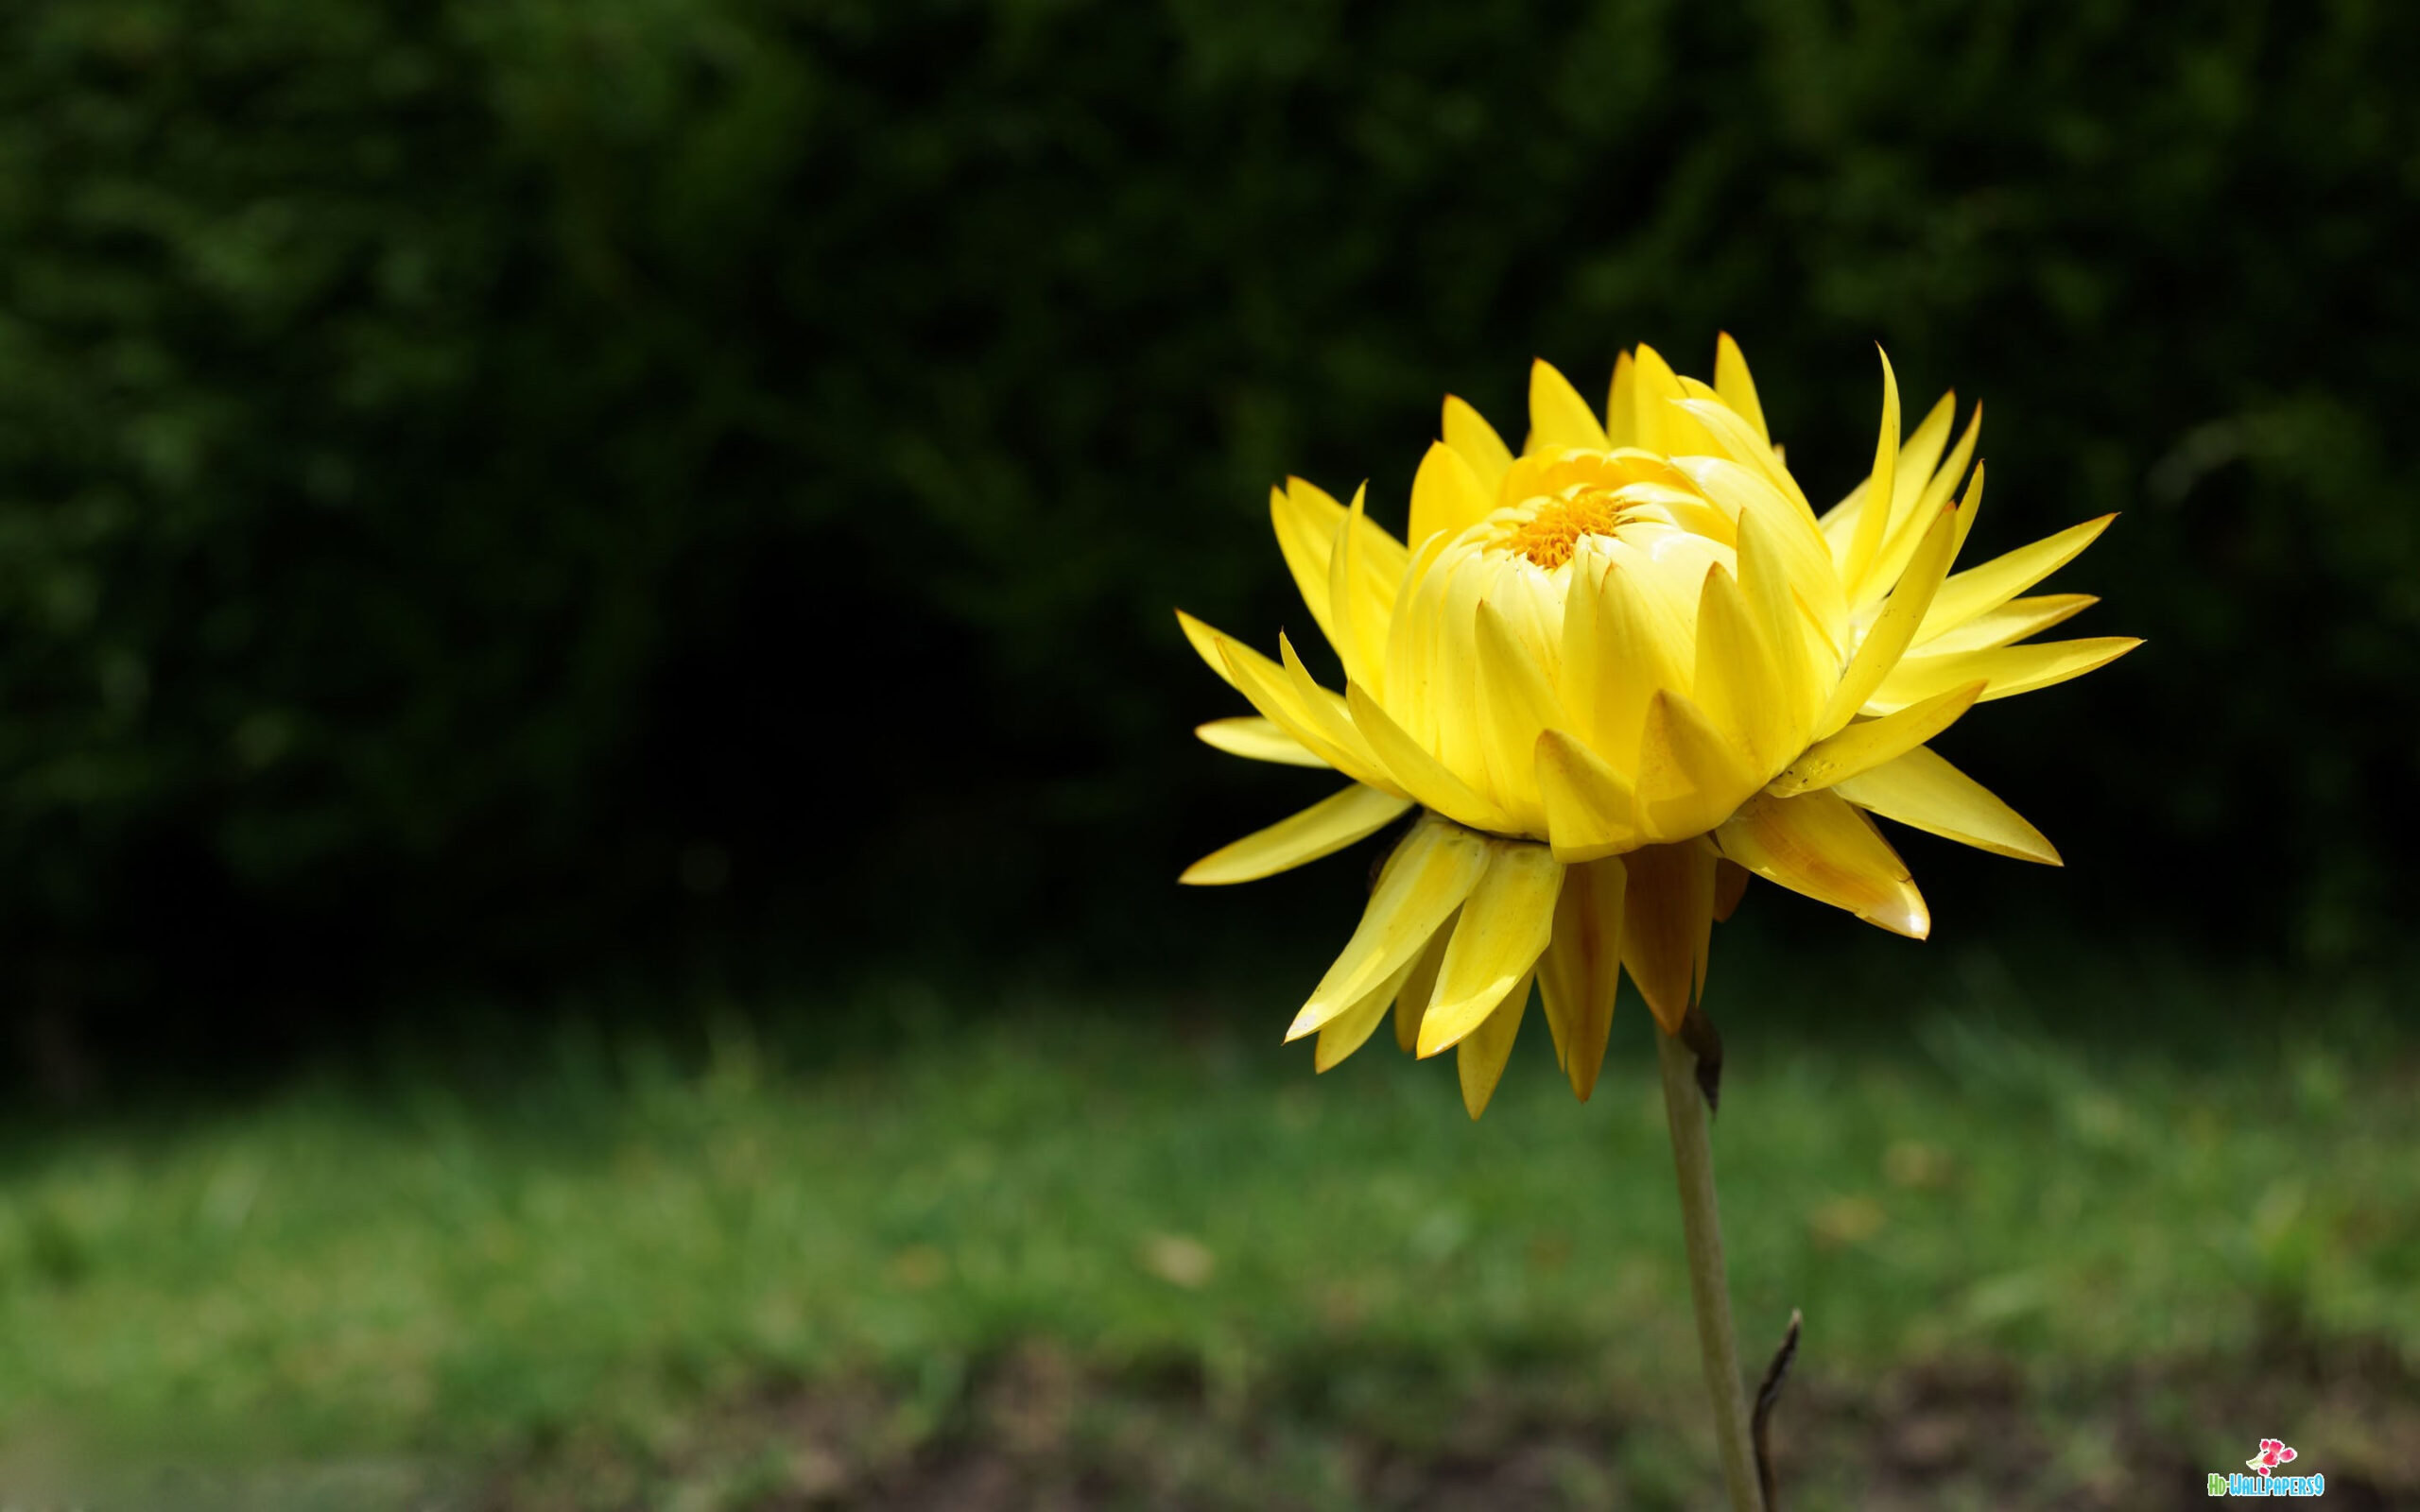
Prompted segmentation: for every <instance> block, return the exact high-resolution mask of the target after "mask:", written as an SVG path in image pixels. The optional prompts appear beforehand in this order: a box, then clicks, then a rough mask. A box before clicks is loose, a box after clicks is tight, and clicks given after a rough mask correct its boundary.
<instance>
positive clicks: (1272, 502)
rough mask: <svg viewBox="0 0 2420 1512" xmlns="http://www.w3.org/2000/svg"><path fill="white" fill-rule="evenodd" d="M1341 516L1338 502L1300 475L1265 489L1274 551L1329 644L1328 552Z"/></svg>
mask: <svg viewBox="0 0 2420 1512" xmlns="http://www.w3.org/2000/svg"><path fill="white" fill-rule="evenodd" d="M1343 519H1344V507H1343V506H1342V505H1340V504H1339V503H1337V502H1336V501H1335V500H1334V499H1332V498H1329V497H1328V495H1327V492H1326V490H1322V489H1320V488H1317V487H1314V486H1313V485H1311V484H1309V483H1305V482H1304V481H1303V480H1302V479H1300V478H1288V479H1287V480H1286V487H1284V488H1282V489H1274V488H1273V489H1271V490H1269V522H1270V524H1271V526H1272V527H1273V528H1274V529H1275V530H1276V532H1277V550H1278V552H1279V554H1280V555H1282V556H1283V557H1284V558H1286V570H1287V571H1288V573H1291V574H1292V575H1293V577H1294V587H1295V588H1296V589H1297V590H1298V591H1299V592H1300V593H1302V595H1303V602H1304V603H1305V605H1307V606H1308V607H1309V609H1310V611H1311V618H1312V619H1313V620H1314V621H1316V622H1317V623H1318V625H1319V627H1320V633H1321V634H1322V635H1324V636H1326V637H1327V638H1328V641H1329V643H1330V644H1334V642H1335V640H1336V622H1335V621H1334V620H1333V619H1331V618H1330V617H1329V615H1328V603H1327V597H1328V553H1329V552H1330V551H1331V550H1333V549H1334V548H1335V545H1336V527H1337V525H1338V524H1340V523H1341V522H1342V521H1343Z"/></svg>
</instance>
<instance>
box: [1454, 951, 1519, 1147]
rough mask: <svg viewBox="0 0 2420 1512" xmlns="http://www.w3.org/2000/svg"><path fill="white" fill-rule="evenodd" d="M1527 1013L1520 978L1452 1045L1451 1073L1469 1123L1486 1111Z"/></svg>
mask: <svg viewBox="0 0 2420 1512" xmlns="http://www.w3.org/2000/svg"><path fill="white" fill-rule="evenodd" d="M1529 1011H1530V978H1528V977H1527V976H1524V977H1522V978H1521V980H1520V981H1519V982H1517V983H1515V984H1514V985H1513V989H1512V990H1511V991H1510V992H1507V993H1505V994H1504V996H1503V998H1502V999H1501V1000H1500V1001H1499V1002H1498V1003H1497V1005H1496V1006H1495V1010H1494V1011H1493V1012H1491V1013H1489V1014H1488V1016H1487V1017H1486V1018H1484V1019H1482V1020H1480V1021H1479V1024H1478V1028H1476V1029H1474V1030H1472V1031H1471V1032H1470V1034H1469V1035H1467V1036H1466V1037H1464V1038H1463V1039H1462V1040H1460V1041H1458V1042H1457V1043H1456V1044H1455V1046H1454V1071H1455V1073H1456V1076H1457V1079H1459V1080H1460V1081H1461V1084H1462V1106H1463V1107H1464V1108H1468V1109H1470V1115H1471V1117H1472V1118H1473V1119H1477V1118H1478V1116H1479V1115H1480V1114H1481V1113H1484V1112H1486V1111H1487V1104H1488V1100H1489V1099H1490V1098H1492V1097H1494V1096H1495V1084H1496V1083H1497V1082H1499V1081H1501V1080H1503V1079H1504V1063H1505V1062H1506V1061H1507V1060H1510V1059H1511V1058H1512V1057H1513V1039H1514V1038H1515V1037H1516V1036H1518V1035H1519V1034H1520V1032H1521V1018H1522V1016H1523V1015H1524V1014H1526V1013H1528V1012H1529Z"/></svg>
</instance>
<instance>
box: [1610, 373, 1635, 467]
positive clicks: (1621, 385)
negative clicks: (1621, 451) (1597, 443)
mask: <svg viewBox="0 0 2420 1512" xmlns="http://www.w3.org/2000/svg"><path fill="white" fill-rule="evenodd" d="M1605 439H1606V440H1608V441H1611V442H1612V443H1613V444H1614V445H1616V446H1617V447H1620V446H1636V445H1637V444H1638V365H1637V364H1636V363H1634V362H1633V361H1632V360H1631V356H1630V353H1629V352H1623V353H1621V354H1620V355H1619V356H1617V357H1616V358H1615V359H1614V383H1613V388H1612V390H1611V391H1610V392H1608V393H1607V394H1606V395H1605Z"/></svg>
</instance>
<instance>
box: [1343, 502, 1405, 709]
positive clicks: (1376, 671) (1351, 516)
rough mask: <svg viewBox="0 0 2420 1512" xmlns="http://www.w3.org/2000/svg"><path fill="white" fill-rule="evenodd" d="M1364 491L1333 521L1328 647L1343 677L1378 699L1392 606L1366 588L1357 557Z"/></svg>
mask: <svg viewBox="0 0 2420 1512" xmlns="http://www.w3.org/2000/svg"><path fill="white" fill-rule="evenodd" d="M1369 491H1370V489H1369V485H1367V484H1364V485H1362V486H1361V487H1360V488H1358V489H1356V490H1353V505H1352V507H1351V508H1350V509H1348V510H1346V511H1345V515H1344V518H1343V519H1342V520H1340V521H1339V522H1338V524H1337V527H1336V541H1335V543H1334V545H1333V546H1331V547H1330V548H1329V551H1328V558H1327V571H1328V583H1327V604H1328V614H1329V616H1330V617H1331V618H1332V619H1333V620H1334V621H1335V625H1336V628H1335V629H1334V631H1333V632H1331V633H1330V635H1329V636H1328V642H1329V644H1332V645H1334V646H1335V647H1336V656H1337V660H1338V661H1340V662H1343V663H1344V675H1345V676H1346V677H1348V678H1351V679H1353V680H1354V681H1356V682H1358V683H1360V684H1361V685H1362V686H1363V687H1365V688H1369V689H1372V690H1374V691H1377V692H1379V693H1381V694H1382V695H1383V692H1384V690H1385V687H1386V682H1385V679H1384V677H1383V673H1384V671H1385V667H1384V662H1385V658H1386V648H1387V621H1388V618H1389V615H1390V613H1391V611H1392V609H1393V607H1394V603H1393V595H1392V593H1389V594H1388V595H1387V598H1386V601H1385V602H1384V603H1381V602H1380V601H1379V599H1378V596H1377V595H1376V594H1375V593H1370V592H1368V591H1367V588H1366V583H1367V575H1366V573H1365V572H1364V570H1363V562H1362V555H1363V538H1364V527H1365V526H1366V525H1367V524H1368V516H1367V514H1366V513H1365V506H1366V504H1367V502H1368V494H1369Z"/></svg>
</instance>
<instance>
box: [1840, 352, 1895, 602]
mask: <svg viewBox="0 0 2420 1512" xmlns="http://www.w3.org/2000/svg"><path fill="white" fill-rule="evenodd" d="M1875 350H1876V352H1882V349H1881V348H1879V347H1876V349H1875ZM1898 477H1899V379H1898V377H1897V375H1896V374H1894V373H1893V372H1892V370H1891V354H1890V353H1889V352H1882V429H1881V432H1880V434H1879V435H1878V436H1877V437H1876V439H1875V443H1874V471H1873V472H1871V473H1869V474H1868V475H1867V477H1866V480H1865V502H1864V504H1863V505H1861V506H1859V507H1858V516H1857V533H1856V534H1855V535H1854V536H1853V537H1851V538H1850V541H1849V559H1848V568H1847V571H1845V572H1843V573H1842V574H1841V577H1843V578H1844V579H1845V580H1846V581H1847V583H1848V590H1849V602H1851V603H1853V604H1855V603H1862V602H1864V600H1865V577H1866V573H1867V571H1868V570H1869V569H1870V568H1872V566H1873V565H1874V558H1875V556H1876V553H1878V552H1880V551H1881V549H1882V541H1883V533H1884V531H1885V530H1887V529H1888V528H1889V526H1890V524H1891V507H1890V506H1891V501H1892V499H1893V498H1894V497H1895V496H1896V493H1895V490H1897V488H1898Z"/></svg>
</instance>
